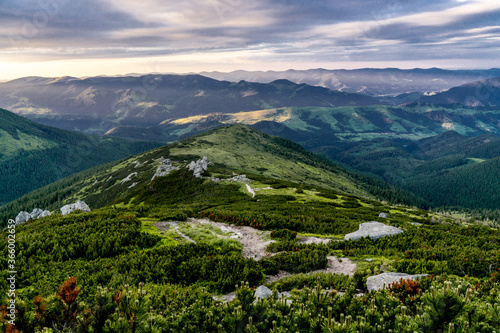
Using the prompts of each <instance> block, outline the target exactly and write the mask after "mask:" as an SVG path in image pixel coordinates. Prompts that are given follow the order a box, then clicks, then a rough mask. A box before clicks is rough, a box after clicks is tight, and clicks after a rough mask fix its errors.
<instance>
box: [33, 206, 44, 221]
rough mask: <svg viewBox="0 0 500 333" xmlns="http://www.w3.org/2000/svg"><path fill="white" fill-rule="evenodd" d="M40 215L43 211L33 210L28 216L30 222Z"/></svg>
mask: <svg viewBox="0 0 500 333" xmlns="http://www.w3.org/2000/svg"><path fill="white" fill-rule="evenodd" d="M42 213H43V210H41V209H40V208H35V209H33V211H32V212H31V214H30V220H34V219H37V218H39V217H40V215H42Z"/></svg>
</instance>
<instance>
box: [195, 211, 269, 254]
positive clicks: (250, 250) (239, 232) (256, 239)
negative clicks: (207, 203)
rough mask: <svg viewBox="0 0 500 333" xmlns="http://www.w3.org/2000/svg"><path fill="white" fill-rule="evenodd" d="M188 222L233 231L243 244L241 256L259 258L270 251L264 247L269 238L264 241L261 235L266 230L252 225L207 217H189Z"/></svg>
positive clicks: (265, 232)
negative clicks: (223, 221)
mask: <svg viewBox="0 0 500 333" xmlns="http://www.w3.org/2000/svg"><path fill="white" fill-rule="evenodd" d="M189 221H190V222H195V223H206V224H210V225H212V226H214V227H217V228H219V229H221V231H223V232H233V233H235V234H236V235H235V236H233V238H236V239H237V240H238V241H239V242H240V243H241V244H242V245H243V253H242V255H243V257H245V258H253V259H255V260H260V259H262V258H263V257H266V256H270V255H271V253H268V252H266V247H267V246H268V245H269V244H271V242H273V241H271V240H268V241H264V240H263V239H262V237H266V234H268V233H269V232H268V231H260V230H257V229H254V228H252V227H241V226H235V225H232V224H227V223H220V222H213V221H210V220H208V219H194V218H190V219H189Z"/></svg>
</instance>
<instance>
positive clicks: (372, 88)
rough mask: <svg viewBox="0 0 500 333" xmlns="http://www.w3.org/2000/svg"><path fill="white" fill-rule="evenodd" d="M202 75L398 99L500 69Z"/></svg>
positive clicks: (499, 73)
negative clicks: (280, 81)
mask: <svg viewBox="0 0 500 333" xmlns="http://www.w3.org/2000/svg"><path fill="white" fill-rule="evenodd" d="M200 74H201V75H204V76H208V77H211V78H214V79H217V80H228V81H239V80H247V81H252V82H262V83H267V82H271V81H274V80H276V79H288V80H290V81H293V82H296V83H307V84H310V85H314V86H322V87H326V88H329V89H333V90H340V91H345V92H357V93H364V94H368V95H372V96H397V95H401V94H406V93H412V92H422V93H423V92H439V91H443V90H447V89H450V88H452V87H455V86H459V85H462V84H465V83H468V82H472V81H477V80H481V79H487V78H492V77H496V76H500V69H498V68H492V69H489V70H444V69H439V68H429V69H420V68H415V69H398V68H381V69H378V68H363V69H352V70H345V69H338V70H328V69H322V68H318V69H309V70H287V71H267V72H264V71H243V70H238V71H233V72H229V73H222V72H201V73H200Z"/></svg>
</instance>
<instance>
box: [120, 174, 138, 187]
mask: <svg viewBox="0 0 500 333" xmlns="http://www.w3.org/2000/svg"><path fill="white" fill-rule="evenodd" d="M135 176H137V172H132V173H131V174H130V175H128V176H127V177H126V178H123V179H122V181H121V182H120V184H123V183H126V182H129V181H131V180H132V177H135Z"/></svg>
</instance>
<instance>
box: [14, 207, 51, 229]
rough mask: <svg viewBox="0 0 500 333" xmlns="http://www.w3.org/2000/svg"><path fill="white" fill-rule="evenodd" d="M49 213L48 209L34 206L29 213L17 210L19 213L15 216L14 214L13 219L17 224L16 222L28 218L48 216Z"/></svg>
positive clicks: (18, 222) (22, 221)
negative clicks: (14, 217)
mask: <svg viewBox="0 0 500 333" xmlns="http://www.w3.org/2000/svg"><path fill="white" fill-rule="evenodd" d="M50 215H51V214H50V212H49V211H48V210H41V209H40V208H35V209H33V211H32V212H31V214H30V213H28V212H24V211H21V212H19V214H17V216H16V219H15V221H16V225H17V224H21V223H25V222H27V221H29V220H35V219H39V218H41V217H45V216H50Z"/></svg>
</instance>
